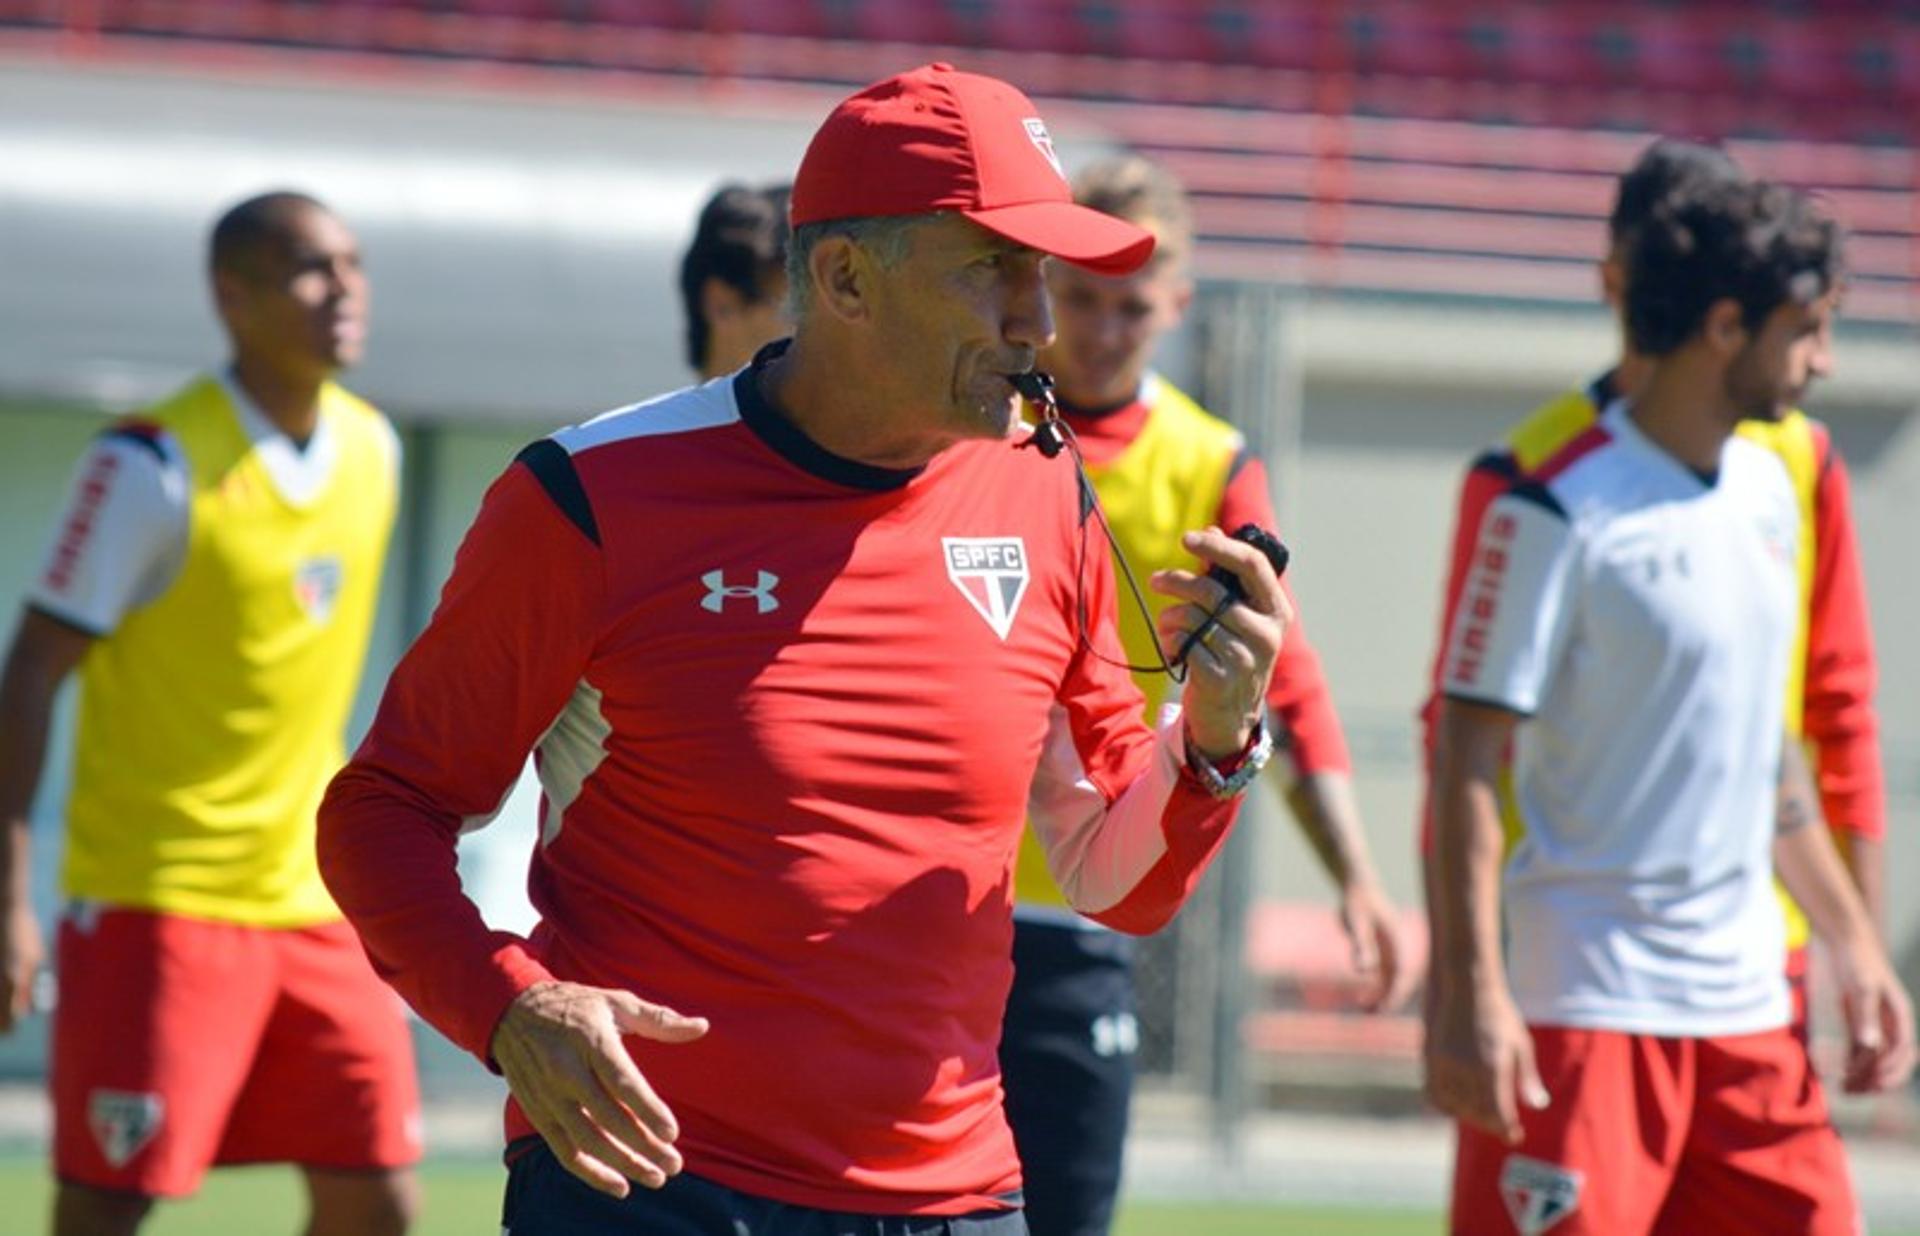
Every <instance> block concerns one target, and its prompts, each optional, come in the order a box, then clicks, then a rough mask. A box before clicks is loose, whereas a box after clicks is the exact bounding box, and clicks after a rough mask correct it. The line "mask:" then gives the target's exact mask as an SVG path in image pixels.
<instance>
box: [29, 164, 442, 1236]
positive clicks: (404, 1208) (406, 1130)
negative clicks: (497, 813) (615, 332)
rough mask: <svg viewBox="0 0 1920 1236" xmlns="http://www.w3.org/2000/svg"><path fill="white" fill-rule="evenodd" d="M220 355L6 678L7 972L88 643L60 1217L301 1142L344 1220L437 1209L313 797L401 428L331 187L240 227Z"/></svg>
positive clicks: (383, 528) (391, 1004) (373, 585)
mask: <svg viewBox="0 0 1920 1236" xmlns="http://www.w3.org/2000/svg"><path fill="white" fill-rule="evenodd" d="M210 250H211V255H210V256H211V274H212V283H213V291H214V299H215V302H216V305H217V307H218V310H219V314H220V320H221V323H222V325H223V326H224V327H225V330H226V334H227V337H228V339H229V340H230V342H231V344H232V347H233V358H232V363H231V364H230V365H229V366H228V367H227V368H226V369H224V370H222V371H220V372H218V373H214V374H209V375H207V376H205V377H202V378H199V379H197V380H195V381H194V382H193V383H191V384H190V385H188V386H187V387H186V388H185V389H184V390H182V391H181V392H180V393H179V394H177V395H175V396H173V397H172V398H171V399H169V400H167V401H166V402H164V403H162V404H160V405H158V406H156V407H154V408H152V409H150V410H148V411H147V412H145V413H142V414H140V415H138V416H136V417H133V418H130V419H128V420H124V421H121V422H119V423H118V424H116V425H114V426H113V427H112V428H110V429H108V430H107V431H106V432H105V433H103V434H102V435H101V436H100V437H99V438H98V439H97V440H96V441H95V443H94V445H93V447H92V449H91V450H90V451H89V452H88V454H87V456H86V457H85V459H83V460H82V462H81V464H80V468H79V471H78V473H77V474H76V479H75V482H74V485H73V490H72V493H71V496H70V498H69V501H68V506H67V511H66V514H65V516H64V517H63V518H62V520H61V521H60V523H59V524H58V526H57V527H56V528H55V531H54V536H53V543H52V547H51V549H50V550H49V552H48V555H47V560H46V566H45V568H44V570H43V571H42V572H41V573H40V576H39V578H38V579H37V580H36V581H35V583H34V584H33V585H32V587H31V588H30V590H29V592H28V596H27V605H26V609H25V610H24V612H23V613H22V615H21V618H20V625H19V628H18V630H17V631H16V633H15V635H14V640H13V645H12V648H11V650H10V652H9V654H8V659H7V668H6V675H5V681H4V685H3V686H0V815H4V818H5V819H6V820H7V822H8V831H9V842H10V844H9V846H8V850H7V853H8V860H9V863H10V870H8V871H7V872H6V873H5V874H6V876H7V877H8V878H6V879H5V880H0V897H4V898H5V905H4V910H5V915H4V921H5V923H6V924H7V941H6V943H7V948H6V956H5V962H6V964H5V967H4V983H5V989H4V991H5V995H6V996H7V997H8V999H7V1000H6V1001H5V1002H4V1004H0V1007H3V1008H5V1010H6V1011H7V1013H8V1015H9V1016H10V1017H18V1016H19V1015H20V1014H21V1013H22V1012H23V1011H24V1005H23V1003H22V999H23V993H24V991H25V987H26V984H27V983H28V982H29V981H30V979H31V975H32V971H33V968H34V965H35V964H36V961H37V957H38V952H39V944H38V937H37V933H36V932H35V931H34V929H33V918H32V907H31V906H30V905H29V904H28V901H27V890H26V876H25V871H26V859H27V846H28V827H27V809H28V804H29V802H30V801H31V798H32V795H33V789H34V785H35V782H36V781H37V780H38V779H39V775H40V767H41V761H42V757H43V753H44V751H45V748H46V741H47V729H48V724H49V717H50V712H51V708H52V702H53V697H54V693H55V691H56V689H57V688H58V686H59V684H60V683H61V681H62V680H63V679H64V678H65V677H66V676H67V674H68V673H69V672H70V671H72V670H73V669H74V668H75V667H79V669H80V680H81V683H80V713H79V734H78V737H77V742H76V763H75V769H74V784H73V793H72V797H71V799H70V801H69V803H68V808H67V849H66V861H65V872H64V884H65V891H66V895H67V898H68V903H67V909H66V914H65V917H64V921H63V922H62V924H61V927H60V939H59V963H60V965H59V974H60V1001H59V1006H58V1010H57V1012H56V1014H55V1019H54V1037H53V1068H52V1075H51V1084H52V1089H53V1103H54V1170H55V1172H56V1174H57V1175H58V1177H59V1180H60V1185H59V1190H58V1194H57V1199H56V1203H55V1219H54V1228H55V1230H56V1231H57V1232H59V1233H113V1232H130V1231H133V1230H134V1229H135V1228H136V1227H138V1226H139V1224H140V1222H141V1220H142V1218H143V1217H144V1215H145V1214H146V1213H147V1211H148V1210H149V1208H150V1207H151V1205H152V1203H153V1201H154V1199H156V1198H163V1197H177V1196H181V1195H184V1194H187V1193H191V1192H193V1191H194V1189H195V1188H196V1187H197V1186H198V1184H199V1181H200V1178H201V1176H202V1174H203V1173H204V1172H205V1170H206V1169H207V1167H208V1166H209V1165H211V1164H214V1163H247V1162H260V1161H291V1162H294V1163H297V1164H299V1165H301V1166H302V1167H303V1168H304V1169H305V1176H306V1180H307V1185H308V1189H309V1192H310V1195H311V1200H312V1218H311V1225H310V1227H309V1228H308V1230H309V1231H310V1232H312V1233H315V1234H316V1236H330V1234H338V1236H347V1234H349V1233H353V1234H365V1233H394V1232H400V1231H402V1230H404V1229H405V1227H406V1226H407V1223H408V1221H409V1218H410V1216H411V1215H412V1213H413V1211H414V1209H415V1204H416V1203H415V1185H414V1181H413V1176H412V1172H411V1169H410V1166H409V1165H411V1164H412V1163H413V1162H414V1160H415V1159H416V1158H417V1157H418V1154H419V1141H418V1138H419V1111H418V1107H419V1098H418V1094H417V1087H416V1083H415V1080H414V1071H413V1055H412V1044H411V1042H410V1040H409V1038H408V1034H407V1029H406V1025H405V1023H404V1021H403V1019H402V1016H401V1009H400V1007H399V1005H398V1003H397V1002H396V1001H395V1000H394V999H393V996H392V993H391V992H389V991H387V990H386V989H385V988H384V987H383V986H382V985H381V984H380V982H379V980H378V979H376V978H375V977H374V974H373V971H372V970H371V969H370V968H369V967H368V965H367V962H366V958H365V956H364V955H363V953H362V952H361V950H360V946H359V941H358V940H357V939H355V937H354V935H353V932H352V930H351V929H350V928H348V927H347V926H346V924H345V923H343V922H341V921H340V914H339V911H338V910H337V909H336V908H335V907H334V904H333V902H332V900H331V898H329V897H328V895H327V892H326V889H325V887H324V886H323V885H322V884H321V882H320V874H319V871H318V869H317V867H316V865H315V862H314V853H313V821H314V811H315V809H316V808H317V807H318V805H319V802H320V796H321V793H322V792H323V791H324V789H325V788H326V783H327V779H328V778H329V777H330V776H331V775H332V774H333V772H334V770H335V769H336V768H337V767H338V766H339V764H340V762H341V760H342V758H343V755H344V752H343V751H342V747H341V740H342V733H341V732H342V729H343V728H344V726H345V724H346V718H347V710H348V708H349V706H350V705H351V703H352V700H353V693H354V688H355V685H356V683H357V682H358V681H359V677H360V670H361V664H362V661H363V659H364V657H365V654H366V647H367V638H368V633H369V631H370V629H371V625H372V621H373V614H374V605H375V599H376V590H377V587H378V583H379V579H380V572H381V563H382V560H383V558H384V556H385V553H386V546H387V538H388V532H389V529H390V527H391V524H392V521H393V512H394V502H395V492H396V479H397V468H398V448H397V443H396V440H395V438H394V435H393V431H392V428H391V427H390V426H389V425H388V424H387V422H386V420H385V418H383V417H382V416H381V415H380V414H379V413H378V412H376V411H375V410H374V409H372V408H371V407H369V406H367V405H366V404H365V403H362V402H361V401H360V400H358V399H356V398H355V397H354V396H352V395H350V394H348V393H347V392H346V391H344V390H342V389H341V388H340V387H338V386H336V385H335V384H334V383H333V381H332V375H333V374H334V373H335V372H337V371H338V370H340V369H341V368H343V367H345V366H347V365H350V364H352V363H353V362H354V361H356V360H358V359H359V358H360V354H361V351H362V348H363V346H364V342H365V338H366V329H367V280H366V276H365V275H364V273H363V272H362V270H361V266H360V250H359V247H358V245H357V243H356V242H355V240H354V238H353V235H352V233H350V232H349V231H348V230H347V228H346V226H345V225H344V224H343V223H341V221H340V220H339V219H338V218H337V217H335V216H334V215H333V214H332V213H331V212H330V211H328V210H327V209H326V208H325V207H324V206H322V205H321V204H320V203H318V202H316V201H314V200H313V199H312V198H309V197H306V196H304V195H301V194H297V193H284V192H283V193H271V194H266V195H264V196H261V197H256V198H252V199H249V200H248V201H245V202H242V203H240V204H239V205H237V206H235V207H233V209H231V210H230V211H228V212H227V213H226V215H225V216H223V217H222V218H221V219H220V221H219V223H218V224H217V226H216V227H215V228H214V230H213V236H212V242H211V245H210Z"/></svg>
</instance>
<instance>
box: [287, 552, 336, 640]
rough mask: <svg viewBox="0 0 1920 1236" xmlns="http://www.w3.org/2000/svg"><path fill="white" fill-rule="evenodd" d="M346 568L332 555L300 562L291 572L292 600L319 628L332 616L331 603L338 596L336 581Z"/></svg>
mask: <svg viewBox="0 0 1920 1236" xmlns="http://www.w3.org/2000/svg"><path fill="white" fill-rule="evenodd" d="M345 574H346V568H344V567H342V566H341V565H340V559H338V558H336V557H334V556H333V555H332V554H323V555H321V556H319V557H317V558H307V559H303V560H302V561H301V563H300V566H299V567H298V568H297V569H296V570H295V571H294V573H293V599H294V600H296V601H298V602H300V609H301V612H303V613H305V614H306V616H307V617H308V618H310V619H312V620H313V621H314V622H316V623H318V624H319V625H321V626H325V625H326V622H327V619H329V618H331V617H333V603H334V602H335V601H336V600H338V599H339V597H340V580H341V578H342V577H343V576H344V575H345Z"/></svg>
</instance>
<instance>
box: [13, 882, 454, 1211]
mask: <svg viewBox="0 0 1920 1236" xmlns="http://www.w3.org/2000/svg"><path fill="white" fill-rule="evenodd" d="M59 963H60V968H59V977H60V987H59V992H60V1000H59V1005H58V1007H57V1008H56V1010H55V1012H54V1019H53V1063H52V1079H51V1080H52V1088H53V1111H54V1171H55V1174H56V1175H58V1176H59V1177H60V1179H61V1180H64V1181H69V1182H72V1183H75V1184H82V1185H90V1186H93V1187H95V1188H101V1189H114V1190H123V1191H128V1192H134V1193H143V1194H147V1195H149V1196H154V1197H178V1196H181V1195H184V1194H188V1193H192V1192H193V1191H194V1189H195V1188H197V1187H198V1185H199V1183H200V1177H201V1176H202V1175H203V1174H204V1173H205V1172H206V1170H207V1168H208V1167H209V1166H211V1165H213V1164H216V1163H259V1162H293V1163H299V1164H302V1165H305V1166H309V1167H321V1168H342V1169H370V1168H373V1169H377V1168H390V1167H401V1166H405V1165H407V1164H410V1163H413V1162H414V1161H415V1160H417V1159H418V1158H419V1157H420V1091H419V1084H418V1081H417V1080H416V1078H415V1075H414V1067H413V1044H412V1041H411V1039H410V1037H409V1035H408V1031H407V1025H406V1019H405V1017H404V1016H403V1014H402V1009H401V1005H400V1001H399V998H398V997H397V996H395V995H394V993H393V992H392V991H391V990H389V989H388V988H387V987H386V985H385V984H383V983H382V982H381V981H380V980H379V979H378V978H377V977H376V976H375V975H374V973H373V968H372V967H371V966H370V965H368V963H367V959H366V955H365V954H364V953H362V952H361V949H360V941H359V939H358V938H357V937H356V936H355V935H354V934H353V930H352V928H350V927H348V926H347V925H346V924H345V923H329V924H325V925H323V926H319V927H307V928H301V929H296V930H269V929H263V928H257V927H243V926H238V925H235V924H232V923H217V922H209V921H207V920H204V919H193V918H185V917H181V916H179V915H173V914H158V913H152V912H148V911H143V910H119V909H102V908H99V907H95V906H87V905H80V906H76V907H75V908H73V909H72V910H70V911H69V914H68V917H67V918H66V919H65V920H64V921H63V922H62V923H61V924H60V943H59Z"/></svg>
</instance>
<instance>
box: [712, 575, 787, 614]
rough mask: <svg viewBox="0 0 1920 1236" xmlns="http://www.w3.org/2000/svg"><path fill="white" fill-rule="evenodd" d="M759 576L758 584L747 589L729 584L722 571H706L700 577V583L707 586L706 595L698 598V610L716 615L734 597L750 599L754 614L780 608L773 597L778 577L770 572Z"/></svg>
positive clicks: (767, 612)
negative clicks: (751, 599)
mask: <svg viewBox="0 0 1920 1236" xmlns="http://www.w3.org/2000/svg"><path fill="white" fill-rule="evenodd" d="M759 576H760V582H759V583H757V584H755V585H754V586H753V587H751V588H749V587H747V586H746V585H745V584H729V583H728V582H727V575H726V572H724V571H708V572H707V573H706V574H705V575H702V576H701V577H700V582H701V583H703V584H705V585H706V586H707V595H706V596H703V597H701V598H700V608H701V609H704V610H707V611H709V612H711V613H715V614H717V613H719V612H720V611H721V610H722V609H724V608H726V604H727V602H728V601H731V600H733V599H734V598H736V597H738V598H742V599H744V598H746V597H752V598H753V605H754V610H755V612H757V613H762V614H769V613H772V612H773V611H774V610H776V609H779V608H780V602H779V601H778V600H776V599H775V598H774V595H773V589H774V585H776V584H778V583H779V582H780V577H779V576H778V575H775V574H774V573H773V572H772V571H761V572H760V573H759Z"/></svg>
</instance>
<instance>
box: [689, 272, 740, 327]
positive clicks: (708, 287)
mask: <svg viewBox="0 0 1920 1236" xmlns="http://www.w3.org/2000/svg"><path fill="white" fill-rule="evenodd" d="M745 303H746V301H745V298H743V297H742V296H741V295H740V293H739V291H738V290H737V289H736V288H733V287H732V286H730V285H729V284H728V283H727V282H726V281H725V280H723V279H716V278H714V277H713V276H712V275H709V276H707V278H706V280H705V281H704V282H702V283H701V284H700V316H701V317H703V318H705V319H706V322H707V325H708V326H713V325H716V324H718V323H720V322H723V321H727V320H730V319H732V318H733V317H735V316H736V315H738V314H739V312H740V310H741V308H742V307H743V306H744V305H745Z"/></svg>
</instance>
